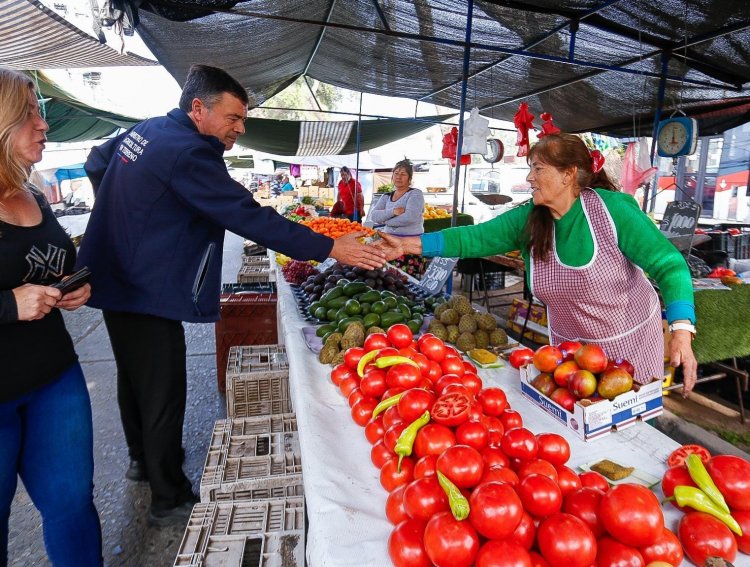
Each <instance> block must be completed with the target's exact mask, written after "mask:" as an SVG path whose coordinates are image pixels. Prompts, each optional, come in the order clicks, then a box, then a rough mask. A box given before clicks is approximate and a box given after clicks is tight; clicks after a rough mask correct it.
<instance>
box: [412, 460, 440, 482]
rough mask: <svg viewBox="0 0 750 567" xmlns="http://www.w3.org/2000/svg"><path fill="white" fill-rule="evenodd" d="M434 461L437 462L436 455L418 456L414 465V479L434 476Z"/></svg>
mask: <svg viewBox="0 0 750 567" xmlns="http://www.w3.org/2000/svg"><path fill="white" fill-rule="evenodd" d="M435 463H437V455H425V456H424V457H422V458H420V459H419V460H418V461H417V464H416V465H414V479H415V480H416V479H418V478H425V477H428V476H435V475H436V474H437V472H436V471H435Z"/></svg>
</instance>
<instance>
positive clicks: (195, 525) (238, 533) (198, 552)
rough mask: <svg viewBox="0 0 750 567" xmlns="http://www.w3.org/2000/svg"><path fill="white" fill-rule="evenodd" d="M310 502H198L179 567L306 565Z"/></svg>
mask: <svg viewBox="0 0 750 567" xmlns="http://www.w3.org/2000/svg"><path fill="white" fill-rule="evenodd" d="M304 564H305V501H304V498H288V499H285V500H274V501H267V502H209V503H205V504H203V503H201V504H196V505H195V507H194V508H193V512H192V514H191V515H190V519H189V520H188V525H187V527H186V528H185V535H184V536H183V538H182V542H181V543H180V548H179V551H178V552H177V557H176V559H175V562H174V567H255V566H257V567H302V566H303V565H304Z"/></svg>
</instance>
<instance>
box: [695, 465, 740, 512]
mask: <svg viewBox="0 0 750 567" xmlns="http://www.w3.org/2000/svg"><path fill="white" fill-rule="evenodd" d="M685 464H686V465H687V469H688V472H689V473H690V478H692V479H693V482H695V484H697V485H698V487H699V488H700V489H701V490H703V492H705V493H706V494H707V495H708V497H709V498H710V499H711V500H713V501H714V502H715V503H716V505H717V506H718V507H719V508H720V509H721V510H723V511H724V512H725V513H726V514H729V513H730V510H729V506H727V503H726V500H724V497H723V496H722V495H721V492H720V491H719V488H718V487H717V486H716V484H715V483H714V481H713V479H712V478H711V475H710V474H708V471H707V470H706V467H705V466H704V465H703V461H701V458H700V457H699V456H698V455H696V454H695V453H691V454H690V455H688V456H687V459H685Z"/></svg>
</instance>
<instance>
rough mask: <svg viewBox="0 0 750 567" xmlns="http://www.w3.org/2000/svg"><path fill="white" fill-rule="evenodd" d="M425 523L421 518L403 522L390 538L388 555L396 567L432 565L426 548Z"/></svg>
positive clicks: (428, 566)
mask: <svg viewBox="0 0 750 567" xmlns="http://www.w3.org/2000/svg"><path fill="white" fill-rule="evenodd" d="M424 528H425V523H424V522H420V521H419V520H406V521H404V522H401V523H400V524H399V525H398V526H396V528H395V529H394V530H393V531H392V532H391V536H390V537H389V538H388V555H390V557H391V561H393V565H394V567H431V565H432V562H431V561H430V558H429V557H427V551H425V548H424V541H423V534H424Z"/></svg>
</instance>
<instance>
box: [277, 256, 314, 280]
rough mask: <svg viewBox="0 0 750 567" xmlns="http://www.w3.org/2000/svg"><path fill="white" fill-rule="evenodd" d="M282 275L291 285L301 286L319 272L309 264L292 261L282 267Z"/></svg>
mask: <svg viewBox="0 0 750 567" xmlns="http://www.w3.org/2000/svg"><path fill="white" fill-rule="evenodd" d="M281 273H282V274H283V275H284V279H285V280H286V281H288V282H289V283H290V284H296V285H299V284H301V283H302V282H304V281H305V280H306V279H307V278H308V276H311V275H315V274H317V273H318V270H316V269H315V268H313V267H312V266H311V265H310V264H308V263H307V262H300V261H299V260H291V261H289V262H287V263H286V264H285V265H284V266H282V268H281Z"/></svg>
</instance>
